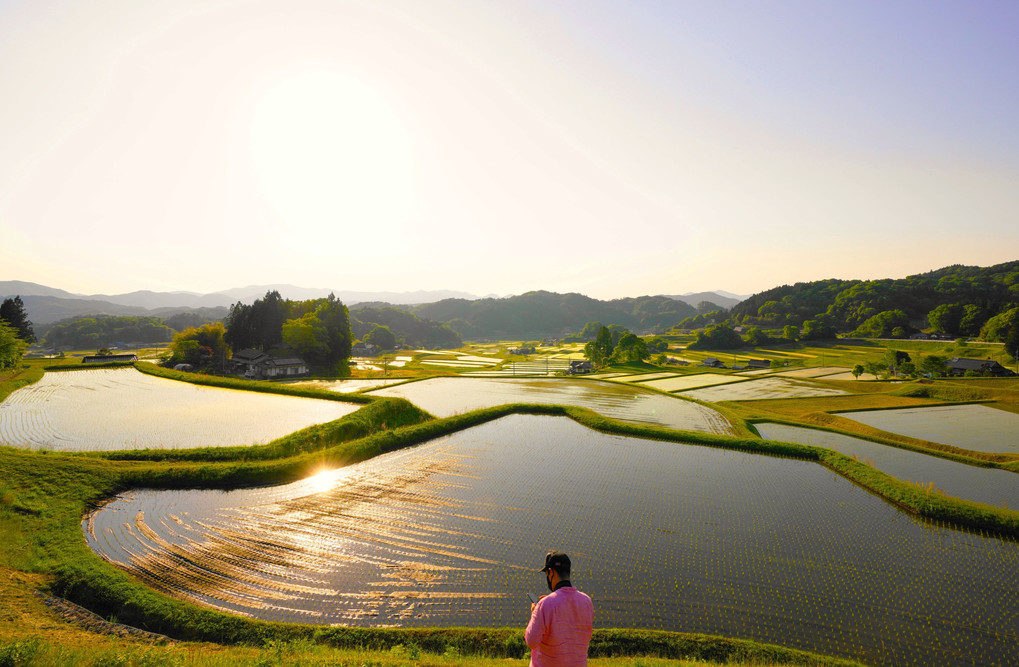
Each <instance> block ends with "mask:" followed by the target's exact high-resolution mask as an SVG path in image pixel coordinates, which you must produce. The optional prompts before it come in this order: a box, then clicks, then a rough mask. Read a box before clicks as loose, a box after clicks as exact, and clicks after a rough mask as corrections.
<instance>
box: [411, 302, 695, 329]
mask: <svg viewBox="0 0 1019 667" xmlns="http://www.w3.org/2000/svg"><path fill="white" fill-rule="evenodd" d="M409 310H411V311H412V312H413V313H414V314H416V315H418V316H420V317H423V318H427V319H430V320H433V321H435V322H440V323H443V324H446V325H448V326H449V327H450V328H451V329H452V330H454V331H456V332H457V333H458V334H460V335H461V336H463V337H464V338H467V339H470V340H483V339H488V340H533V339H541V338H545V337H547V336H553V337H557V336H561V335H563V334H564V332H570V331H579V330H580V329H581V328H582V327H583V326H584V324H585V323H586V322H591V321H598V322H605V323H608V324H616V325H619V326H622V327H625V328H627V329H629V330H633V331H664V330H666V329H668V328H669V327H671V326H673V325H674V324H675V323H676V322H678V321H680V320H682V319H683V318H685V317H690V316H692V315H696V314H697V311H696V309H695V308H694V307H693V306H691V305H690V304H688V303H685V302H683V301H680V300H678V299H672V298H669V297H667V296H641V297H634V298H626V299H613V300H611V301H601V300H598V299H592V298H591V297H588V296H584V295H583V294H575V293H570V294H557V293H555V292H546V291H534V292H527V293H525V294H520V295H517V296H511V297H507V298H504V299H496V298H486V299H477V300H473V301H469V300H467V299H444V300H442V301H437V302H435V303H429V304H422V305H419V306H414V307H412V308H409ZM394 329H395V327H394Z"/></svg>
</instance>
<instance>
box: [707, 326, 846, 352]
mask: <svg viewBox="0 0 1019 667" xmlns="http://www.w3.org/2000/svg"><path fill="white" fill-rule="evenodd" d="M835 335H836V332H835V328H834V327H832V326H831V325H828V324H824V323H823V322H821V321H820V320H807V321H805V322H804V323H803V329H802V330H801V329H800V328H799V327H796V326H793V325H791V324H787V325H785V326H784V327H782V336H781V337H776V336H771V335H769V334H768V333H767V332H766V331H765V330H764V329H762V328H761V327H749V328H748V329H747V330H746V332H745V334H744V335H742V336H741V335H740V334H739V333H738V332H737V331H736V330H735V329H734V328H733V327H731V326H729V325H728V324H715V325H713V326H709V327H707V328H705V329H702V330H700V331H698V332H697V338H696V339H695V340H694V342H692V343H690V344H689V345H688V346H687V348H689V349H691V350H734V349H736V348H740V347H760V346H761V345H770V344H772V343H793V342H796V341H798V340H828V339H831V338H835Z"/></svg>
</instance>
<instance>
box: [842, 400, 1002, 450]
mask: <svg viewBox="0 0 1019 667" xmlns="http://www.w3.org/2000/svg"><path fill="white" fill-rule="evenodd" d="M835 414H838V415H839V416H840V417H845V418H846V419H852V420H853V421H858V422H860V423H862V424H867V425H868V426H873V427H874V428H879V429H881V430H882V431H888V432H889V433H899V434H901V435H907V436H909V437H911V438H917V439H920V440H930V441H931V442H939V443H941V444H943V445H952V446H953V447H961V448H962V449H970V450H973V451H975V452H1011V453H1019V415H1017V414H1015V413H1012V412H1005V411H1004V410H995V409H994V408H989V407H987V406H986V405H939V406H935V407H929V408H928V407H924V408H895V409H892V410H867V411H864V412H840V413H835Z"/></svg>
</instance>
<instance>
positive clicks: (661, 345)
mask: <svg viewBox="0 0 1019 667" xmlns="http://www.w3.org/2000/svg"><path fill="white" fill-rule="evenodd" d="M644 342H645V344H646V345H647V351H648V352H650V353H652V354H658V353H659V352H666V351H668V349H669V341H668V339H665V338H662V337H661V336H654V337H653V338H650V339H649V340H646V341H644Z"/></svg>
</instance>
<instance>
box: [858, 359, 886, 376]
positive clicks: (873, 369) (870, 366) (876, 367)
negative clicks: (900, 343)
mask: <svg viewBox="0 0 1019 667" xmlns="http://www.w3.org/2000/svg"><path fill="white" fill-rule="evenodd" d="M885 370H887V368H886V367H885V366H883V365H881V364H879V363H876V362H873V361H868V362H867V363H865V364H864V365H863V371H864V372H865V373H869V374H870V375H873V376H874V379H875V380H876V379H877V376H878V375H880V374H881V373H884V372H885Z"/></svg>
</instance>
